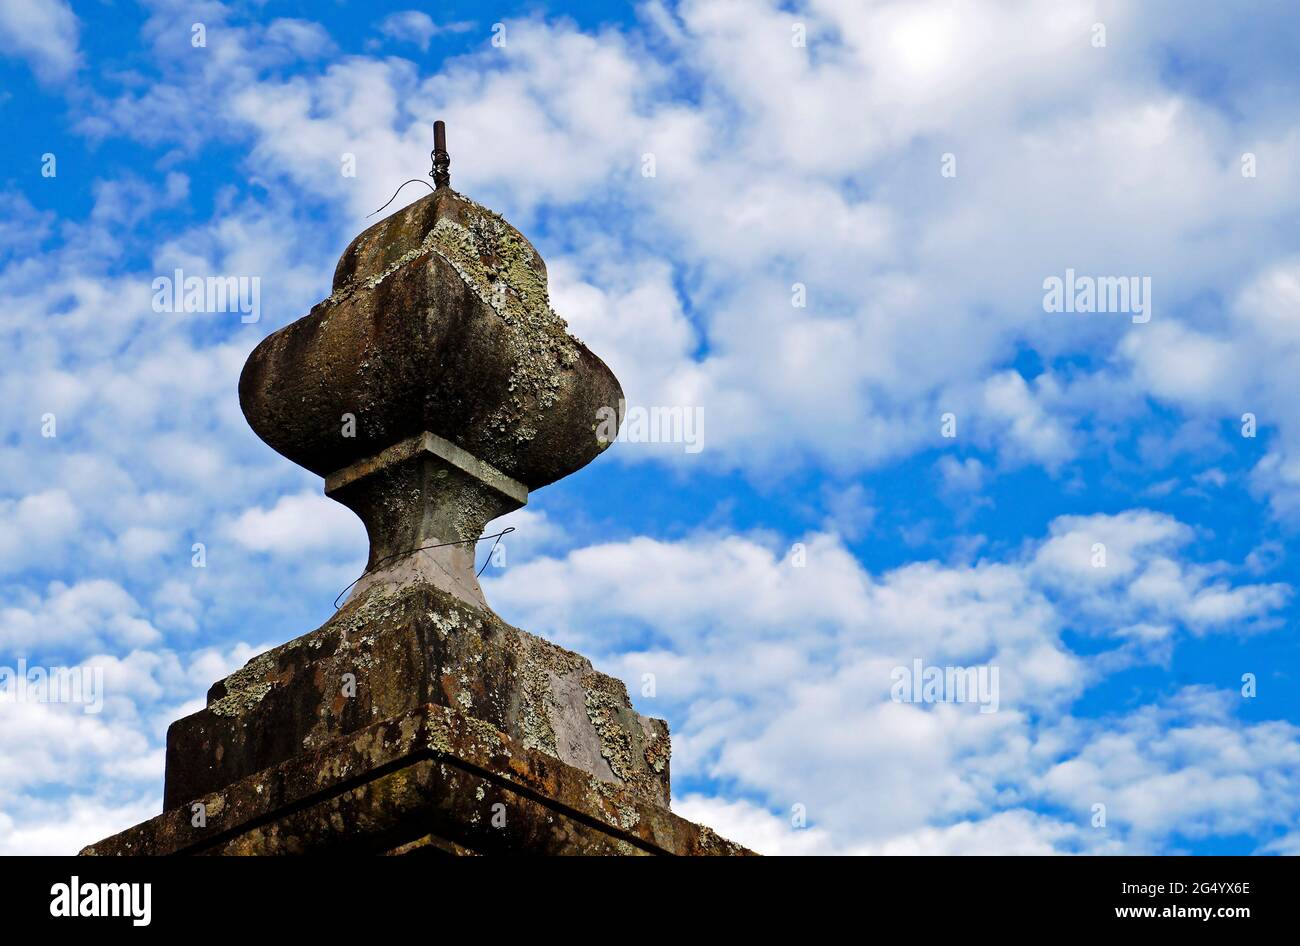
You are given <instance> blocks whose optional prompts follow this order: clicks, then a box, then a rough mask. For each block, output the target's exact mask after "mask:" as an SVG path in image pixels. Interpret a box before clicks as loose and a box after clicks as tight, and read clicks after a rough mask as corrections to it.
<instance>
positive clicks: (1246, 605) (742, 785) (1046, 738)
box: [485, 511, 1300, 853]
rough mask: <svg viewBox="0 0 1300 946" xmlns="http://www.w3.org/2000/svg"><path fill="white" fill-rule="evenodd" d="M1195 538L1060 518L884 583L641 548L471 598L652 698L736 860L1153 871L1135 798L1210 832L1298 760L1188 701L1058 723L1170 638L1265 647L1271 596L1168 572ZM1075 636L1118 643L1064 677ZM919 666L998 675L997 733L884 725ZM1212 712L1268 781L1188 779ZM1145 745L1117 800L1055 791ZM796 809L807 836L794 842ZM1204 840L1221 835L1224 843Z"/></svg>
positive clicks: (936, 707) (941, 708)
mask: <svg viewBox="0 0 1300 946" xmlns="http://www.w3.org/2000/svg"><path fill="white" fill-rule="evenodd" d="M1190 535H1191V532H1190V530H1189V529H1187V527H1185V526H1182V525H1181V524H1180V523H1178V522H1177V521H1175V520H1172V519H1170V518H1169V517H1167V516H1162V515H1158V514H1154V513H1147V512H1141V511H1135V512H1131V513H1126V514H1122V515H1118V516H1093V517H1063V518H1062V519H1059V520H1057V521H1056V522H1055V523H1053V525H1052V527H1051V530H1050V533H1049V535H1048V536H1047V537H1046V538H1045V539H1044V540H1042V541H1040V542H1037V543H1031V544H1030V545H1029V546H1028V547H1026V548H1025V549H1024V550H1023V551H1022V552H1020V553H1018V554H1017V555H1015V556H1013V557H1011V558H1009V559H1007V560H1005V561H1000V562H994V561H980V562H977V563H975V564H971V565H940V564H938V563H914V564H910V565H906V566H903V567H900V568H896V569H893V570H890V571H887V572H885V573H883V574H880V575H878V576H877V575H871V574H869V573H867V572H865V571H864V570H863V569H862V567H861V566H860V565H859V564H858V563H857V562H856V561H855V560H854V559H853V558H852V557H851V556H850V555H849V554H848V553H847V551H846V550H845V549H844V548H843V547H842V545H841V544H840V543H839V541H838V539H836V538H835V537H834V536H831V535H822V536H813V537H810V538H809V539H808V540H807V549H808V551H807V565H806V566H805V567H804V568H797V567H794V565H793V563H792V561H791V560H789V559H788V558H786V557H784V553H783V552H778V551H777V550H776V549H774V548H773V547H772V546H770V545H767V544H762V543H760V542H758V541H755V540H753V539H749V538H745V537H741V536H728V537H723V538H718V537H713V536H701V537H696V538H691V539H685V540H681V541H676V542H656V541H651V540H648V539H645V538H638V539H633V540H629V541H627V542H620V543H606V544H602V545H596V546H590V547H587V548H580V549H576V550H574V551H572V552H569V553H568V554H567V555H565V556H564V557H563V558H557V559H550V560H545V559H544V560H540V561H532V562H530V563H528V564H525V565H523V566H521V567H517V568H511V569H510V570H508V572H507V574H506V576H505V577H504V578H500V579H492V580H489V581H487V582H486V583H485V588H486V591H487V595H488V598H489V600H490V601H492V602H493V604H494V605H495V606H496V607H497V608H498V609H499V610H500V611H501V612H502V613H503V614H504V615H505V616H506V617H507V618H508V619H509V620H511V621H513V622H515V623H518V624H520V625H521V626H525V627H528V628H530V629H531V630H534V631H538V632H541V633H544V634H546V635H548V636H550V637H552V638H553V639H556V640H558V641H560V642H561V643H564V644H566V645H567V646H572V647H575V648H577V649H579V650H581V651H584V652H586V653H589V654H591V655H592V656H593V657H594V658H595V659H596V660H597V664H598V665H599V666H602V667H603V668H604V669H607V670H610V671H612V672H615V673H618V674H619V675H621V676H623V677H624V678H625V679H626V680H627V681H628V682H629V687H630V689H631V690H632V692H634V693H636V692H639V684H640V681H641V680H642V678H643V677H642V675H643V674H645V673H652V674H654V676H655V681H656V697H655V698H654V699H653V700H647V699H642V700H639V701H638V705H639V708H640V709H641V710H642V711H644V712H651V713H656V714H660V715H668V716H669V717H670V718H671V719H672V720H673V721H674V725H675V732H674V764H673V771H674V777H675V779H677V783H678V786H679V791H680V792H682V793H683V795H684V805H685V806H686V808H685V809H684V810H689V811H690V812H692V813H695V814H699V815H700V816H701V817H704V816H705V815H708V816H709V818H711V819H712V820H711V821H710V822H709V823H713V824H715V825H717V826H719V827H720V828H722V827H731V828H734V829H735V833H736V834H737V836H738V837H739V839H740V840H742V841H747V842H749V843H752V844H755V845H758V846H759V847H762V848H764V849H772V850H777V851H783V850H784V851H805V850H822V849H834V850H837V851H845V852H847V851H862V852H877V853H882V852H883V853H901V852H912V853H919V852H927V851H930V852H939V851H944V852H946V851H959V850H961V851H970V852H981V853H987V852H1006V853H1029V852H1040V851H1060V852H1066V851H1074V852H1079V851H1092V850H1103V849H1107V850H1109V849H1119V848H1123V849H1126V850H1145V849H1148V848H1158V847H1159V846H1160V844H1162V843H1164V842H1165V841H1166V840H1167V839H1168V837H1169V836H1170V835H1171V834H1174V833H1177V832H1178V831H1180V828H1179V826H1178V825H1177V824H1174V823H1173V822H1172V821H1170V820H1168V819H1165V818H1164V817H1163V816H1161V817H1157V816H1156V815H1155V814H1154V809H1152V808H1151V807H1150V806H1146V807H1136V806H1135V803H1134V802H1133V800H1132V797H1131V796H1135V795H1139V794H1140V793H1141V790H1142V786H1147V785H1149V786H1150V787H1151V788H1152V790H1153V791H1154V790H1155V789H1157V788H1158V787H1159V786H1161V785H1168V786H1169V791H1171V792H1176V791H1178V790H1179V787H1181V788H1183V789H1186V791H1187V792H1188V793H1189V797H1196V798H1199V799H1200V800H1199V802H1197V804H1198V805H1199V808H1197V810H1198V811H1201V812H1203V813H1209V812H1212V810H1213V807H1214V805H1215V804H1216V803H1218V802H1223V803H1224V804H1227V803H1228V801H1229V800H1230V799H1231V798H1233V797H1238V798H1242V797H1245V795H1244V794H1243V795H1240V796H1233V795H1232V793H1233V792H1234V791H1236V792H1240V793H1250V792H1258V791H1261V790H1262V788H1261V786H1262V784H1263V783H1264V782H1266V781H1268V780H1270V779H1272V780H1274V781H1278V780H1281V781H1278V784H1280V785H1286V784H1289V783H1288V782H1287V781H1286V779H1287V778H1289V777H1288V776H1287V775H1286V774H1285V773H1286V772H1287V771H1288V768H1287V767H1288V765H1289V763H1288V762H1287V759H1288V758H1289V756H1288V755H1287V753H1289V752H1291V751H1293V749H1294V751H1300V739H1297V734H1295V733H1291V732H1290V730H1289V728H1288V727H1287V726H1286V725H1285V724H1273V723H1262V724H1253V725H1245V724H1242V723H1239V722H1237V721H1235V720H1233V719H1232V718H1231V714H1230V713H1229V712H1228V711H1227V710H1226V709H1225V708H1224V706H1223V704H1222V697H1220V696H1214V697H1205V696H1203V695H1202V694H1199V693H1196V692H1194V691H1188V693H1186V694H1184V695H1183V696H1182V697H1179V698H1178V699H1176V700H1174V701H1172V702H1171V703H1169V704H1168V705H1160V704H1159V703H1156V704H1154V705H1153V706H1151V707H1149V708H1147V709H1143V710H1138V711H1135V712H1134V713H1132V714H1130V715H1129V716H1126V717H1121V718H1119V719H1116V720H1106V721H1104V722H1098V721H1090V720H1076V719H1072V718H1071V717H1070V715H1069V709H1070V707H1071V705H1072V704H1073V702H1074V700H1075V699H1076V698H1077V697H1078V696H1080V695H1081V694H1082V693H1084V692H1085V691H1086V690H1087V689H1088V688H1089V687H1090V686H1092V685H1093V684H1094V683H1095V682H1097V681H1098V680H1099V679H1100V678H1101V677H1102V676H1104V675H1105V674H1107V673H1109V672H1112V671H1113V670H1116V669H1121V668H1123V667H1130V666H1133V665H1134V664H1135V662H1136V663H1140V662H1142V661H1144V660H1147V661H1150V660H1163V659H1166V658H1167V656H1168V647H1169V646H1171V645H1172V644H1173V641H1174V640H1176V638H1177V636H1178V629H1181V630H1182V632H1183V633H1201V632H1203V631H1204V630H1206V629H1209V628H1211V627H1213V628H1215V629H1218V630H1251V629H1253V628H1254V627H1255V626H1257V625H1258V626H1267V622H1268V620H1269V618H1270V617H1271V616H1272V615H1273V614H1274V612H1276V610H1277V609H1278V608H1279V607H1280V606H1281V605H1282V604H1283V603H1284V602H1285V600H1286V597H1287V595H1288V594H1289V589H1288V588H1286V587H1285V586H1279V585H1254V584H1229V583H1228V581H1227V579H1226V578H1225V574H1226V566H1223V565H1222V564H1214V565H1205V564H1201V563H1192V562H1188V561H1185V560H1183V559H1182V558H1181V557H1180V554H1181V549H1182V548H1183V547H1184V546H1185V545H1187V544H1188V542H1189V539H1190ZM1094 537H1100V538H1102V539H1104V540H1105V541H1106V542H1108V543H1109V546H1110V547H1111V548H1112V549H1113V550H1114V551H1113V558H1112V561H1113V563H1114V566H1113V570H1111V571H1108V572H1107V575H1106V577H1105V579H1104V580H1103V579H1092V578H1091V575H1090V570H1091V565H1090V564H1089V562H1090V555H1091V541H1090V540H1092V539H1093V538H1094ZM1153 572H1155V573H1158V576H1159V579H1160V583H1161V584H1160V585H1159V586H1153V584H1152V583H1153V581H1154V580H1155V579H1154V577H1153ZM1066 587H1071V588H1073V589H1074V590H1073V591H1072V593H1068V594H1067V593H1064V592H1063V588H1066ZM1154 617H1159V618H1160V619H1162V620H1164V621H1165V622H1166V624H1165V626H1164V627H1163V628H1160V629H1157V628H1156V627H1155V625H1154V624H1150V623H1148V624H1147V625H1146V626H1147V627H1148V630H1149V631H1157V632H1156V633H1149V632H1148V633H1144V632H1142V631H1141V629H1140V627H1139V626H1138V624H1137V623H1136V622H1137V620H1138V619H1140V618H1154ZM1081 626H1084V627H1087V628H1088V629H1089V630H1090V631H1091V632H1092V633H1094V634H1096V635H1097V636H1099V637H1101V638H1106V637H1109V638H1112V639H1113V640H1114V643H1113V644H1111V645H1108V646H1109V649H1104V650H1103V651H1102V652H1101V653H1100V654H1098V655H1094V656H1091V657H1086V658H1085V657H1082V656H1080V655H1078V654H1076V653H1074V652H1073V651H1072V650H1071V649H1070V648H1069V647H1068V646H1067V645H1066V643H1065V641H1064V639H1063V636H1062V635H1063V633H1064V631H1065V629H1066V628H1067V627H1068V628H1079V627H1081ZM1157 645H1159V646H1157ZM917 659H920V660H922V661H923V663H924V665H928V666H939V667H947V666H962V667H972V666H989V667H996V668H997V669H998V672H999V690H1000V693H999V700H998V708H997V711H996V712H993V713H981V712H979V708H978V707H977V706H974V705H969V704H966V705H963V704H953V703H947V704H943V703H941V704H932V705H927V704H909V703H897V702H893V701H892V700H891V698H890V688H891V683H892V677H891V673H892V671H893V669H894V668H896V667H900V666H902V667H911V666H912V664H913V661H915V660H917ZM1207 700H1208V702H1209V704H1210V705H1211V709H1212V710H1213V711H1214V712H1216V713H1218V723H1217V726H1218V727H1219V728H1220V730H1222V732H1223V733H1224V735H1225V739H1227V740H1236V741H1237V742H1238V743H1239V744H1242V745H1247V746H1249V745H1256V744H1261V743H1268V744H1270V745H1271V746H1272V747H1273V749H1274V751H1273V754H1272V755H1271V756H1270V757H1269V760H1268V761H1261V762H1260V763H1259V764H1258V765H1256V766H1255V767H1254V768H1253V769H1251V770H1250V771H1249V772H1246V771H1240V772H1225V773H1222V774H1219V775H1215V776H1214V777H1213V778H1211V779H1209V780H1208V781H1207V780H1206V778H1205V776H1204V775H1203V773H1202V770H1201V769H1202V765H1203V760H1202V759H1201V755H1202V753H1209V752H1211V751H1216V752H1217V751H1220V749H1221V747H1219V748H1215V747H1212V746H1210V745H1208V744H1207V745H1205V746H1202V748H1201V750H1200V751H1194V750H1195V746H1193V745H1192V743H1191V741H1190V740H1189V739H1188V738H1187V734H1188V733H1191V732H1194V731H1195V730H1196V727H1197V725H1198V724H1196V723H1193V722H1189V719H1198V718H1200V717H1203V716H1204V715H1205V714H1206V713H1207V712H1210V710H1209V709H1206V707H1205V706H1204V705H1202V704H1204V703H1205V702H1206V701H1207ZM1149 719H1158V720H1160V721H1161V727H1157V728H1152V727H1150V726H1149V724H1146V723H1144V720H1149ZM1144 725H1146V726H1147V728H1148V729H1151V732H1150V733H1149V734H1148V736H1147V738H1148V739H1150V740H1155V741H1158V740H1160V739H1166V738H1167V739H1170V740H1173V741H1175V742H1179V744H1180V745H1181V746H1182V750H1181V751H1179V752H1173V751H1169V752H1166V753H1165V758H1164V759H1163V761H1162V762H1161V763H1160V765H1159V768H1160V769H1161V770H1162V771H1158V772H1157V771H1152V770H1151V766H1152V763H1151V762H1149V761H1146V762H1141V763H1136V762H1135V763H1134V764H1135V765H1140V766H1141V767H1143V769H1144V771H1146V772H1147V774H1145V775H1142V776H1138V775H1133V776H1132V778H1134V779H1139V781H1138V783H1137V784H1136V785H1135V786H1129V785H1127V784H1126V782H1125V778H1123V777H1121V773H1120V772H1119V771H1112V772H1102V773H1101V774H1096V775H1095V776H1094V777H1092V778H1091V780H1090V781H1085V785H1084V787H1081V788H1079V789H1078V790H1077V791H1076V792H1075V793H1074V794H1070V793H1069V792H1068V791H1067V788H1066V786H1067V784H1069V780H1068V779H1067V777H1066V773H1069V772H1070V771H1072V770H1084V769H1087V768H1088V767H1089V766H1091V765H1092V764H1093V763H1092V757H1093V756H1095V755H1096V754H1097V753H1099V752H1102V751H1104V747H1105V745H1106V740H1107V739H1108V738H1109V735H1108V733H1110V732H1112V731H1123V730H1125V729H1133V730H1135V731H1136V730H1138V729H1141V728H1142V727H1143V726H1144ZM1279 727H1281V728H1279ZM1293 744H1294V745H1293ZM1288 746H1291V747H1292V748H1287V747H1288ZM1148 748H1149V747H1148V746H1146V745H1143V746H1138V747H1130V750H1131V751H1130V752H1129V753H1128V754H1127V755H1138V756H1145V755H1146V754H1147V749H1148ZM1122 757H1126V754H1125V753H1119V754H1117V758H1122ZM1133 771H1134V772H1136V771H1137V770H1136V769H1134V770H1133ZM714 779H716V780H721V781H722V783H723V784H729V785H732V784H734V785H736V786H737V791H738V792H739V793H740V794H741V795H742V796H743V797H746V798H752V799H755V800H754V801H753V802H738V801H734V800H733V801H723V800H721V799H716V798H715V799H708V798H703V797H700V795H699V792H698V791H695V790H694V789H693V788H692V786H693V785H695V784H697V783H698V782H697V780H714ZM1198 786H1203V787H1200V788H1198ZM1293 787H1294V786H1293ZM1103 790H1104V792H1105V793H1106V795H1105V797H1106V798H1110V799H1113V800H1114V803H1115V804H1116V805H1118V806H1119V807H1121V808H1123V809H1124V813H1115V814H1113V815H1112V824H1113V825H1114V830H1113V831H1111V832H1110V833H1106V832H1098V831H1095V830H1093V829H1091V828H1090V827H1089V824H1090V822H1089V818H1090V806H1091V804H1092V803H1093V802H1094V801H1096V800H1098V799H1097V798H1095V797H1093V798H1091V800H1088V797H1090V796H1095V795H1096V793H1097V792H1102V791H1103ZM1067 795H1068V796H1069V797H1068V798H1067ZM1044 798H1046V799H1047V800H1049V801H1052V802H1055V803H1068V804H1069V805H1070V806H1071V807H1072V808H1073V809H1075V814H1074V816H1072V819H1073V820H1066V821H1062V820H1060V819H1055V818H1048V817H1044V816H1039V815H1035V814H1032V813H1030V812H1028V811H1024V810H1020V809H1021V808H1023V807H1024V806H1028V805H1033V804H1034V803H1035V802H1041V801H1043V800H1044ZM1085 801H1086V802H1087V803H1086V804H1085ZM1189 804H1191V802H1189ZM794 805H803V806H804V807H805V809H806V811H807V819H808V825H809V828H810V829H816V830H812V831H811V833H801V832H799V831H793V832H792V831H791V830H790V829H789V828H788V826H787V824H788V814H786V813H788V812H789V811H790V810H791V808H792V806H794ZM769 813H770V814H769ZM1206 817H1208V814H1206ZM706 820H708V819H706ZM1255 823H1256V825H1257V826H1258V825H1259V824H1262V822H1259V821H1257V822H1255ZM1205 830H1206V831H1209V832H1211V833H1232V832H1231V820H1230V819H1228V818H1226V817H1225V818H1221V819H1220V820H1219V821H1214V822H1207V823H1206V825H1205Z"/></svg>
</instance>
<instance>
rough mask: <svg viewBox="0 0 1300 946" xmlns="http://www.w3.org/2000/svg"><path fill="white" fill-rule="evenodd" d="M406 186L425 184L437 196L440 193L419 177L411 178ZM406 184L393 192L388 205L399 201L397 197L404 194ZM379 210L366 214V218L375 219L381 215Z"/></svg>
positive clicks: (381, 208) (385, 205)
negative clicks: (376, 215) (403, 189)
mask: <svg viewBox="0 0 1300 946" xmlns="http://www.w3.org/2000/svg"><path fill="white" fill-rule="evenodd" d="M406 184H423V185H424V186H425V187H427V188H429V190H431V191H433V192H434V193H435V194H436V193H438V192H437V191H436V190H434V187H433V185H432V184H430V183H429V182H428V181H422V180H420V179H419V178H418V177H413V178H411V179H410V180H409V181H407V182H406ZM406 184H402V185H401V186H400V187H398V188H397V190H395V191H393V196H392V197H390V198H388V204H391V203H392V202H393V201H395V200H397V195H398V194H400V193H401V192H402V188H403V187H405V186H406ZM388 204H384V207H387V206H388ZM384 207H380V208H379V210H383V209H384ZM379 210H376V211H375V212H374V213H368V214H366V218H367V219H369V218H370V217H373V216H374V215H375V214H377V213H379Z"/></svg>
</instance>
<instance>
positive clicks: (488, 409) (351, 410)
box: [239, 189, 622, 489]
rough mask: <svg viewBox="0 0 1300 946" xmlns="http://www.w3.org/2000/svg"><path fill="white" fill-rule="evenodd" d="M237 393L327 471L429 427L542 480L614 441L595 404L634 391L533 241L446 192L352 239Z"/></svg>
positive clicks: (277, 442)
mask: <svg viewBox="0 0 1300 946" xmlns="http://www.w3.org/2000/svg"><path fill="white" fill-rule="evenodd" d="M239 396H240V403H241V404H242V405H243V408H244V415H245V416H246V417H247V418H248V422H249V424H250V425H251V426H252V428H253V430H254V431H256V432H257V435H258V436H259V437H261V438H262V439H263V440H265V441H266V442H267V443H268V444H270V445H271V446H272V447H274V448H275V449H276V450H277V451H279V452H280V453H282V454H284V455H285V456H286V457H288V458H289V459H290V460H293V461H294V462H295V463H299V464H301V465H302V466H305V467H307V468H308V469H309V470H312V471H314V472H316V473H318V474H320V475H321V476H326V475H328V474H330V473H333V472H334V471H335V470H339V469H342V468H343V467H346V466H348V465H349V464H352V463H355V462H356V461H358V460H361V459H364V458H365V457H368V456H373V455H374V454H377V453H379V452H380V451H381V450H383V449H384V448H386V447H389V446H391V445H392V444H394V443H397V442H398V441H400V440H403V439H405V438H407V437H411V436H415V435H417V434H419V433H421V432H422V431H425V430H428V431H431V432H433V433H435V434H437V435H439V436H440V437H444V438H446V439H447V440H449V441H451V442H452V443H454V444H456V445H458V446H460V447H461V448H463V449H465V450H467V451H469V452H470V453H471V454H473V455H474V456H476V457H478V458H479V459H481V460H483V461H485V462H487V463H489V464H491V465H492V466H494V467H496V468H497V469H498V470H500V471H502V472H503V473H505V474H506V475H507V476H510V477H513V478H514V479H516V480H519V481H520V482H522V483H524V484H525V485H526V486H527V487H528V488H529V489H538V488H540V487H542V486H545V485H546V484H547V483H551V482H553V481H555V480H557V479H559V478H560V477H562V476H566V475H568V474H569V473H572V472H573V471H575V470H577V469H580V468H581V467H583V466H585V465H586V464H587V463H589V462H590V461H591V460H592V459H593V458H594V457H596V456H597V455H598V454H599V453H600V452H601V451H602V450H603V449H605V447H607V446H608V444H605V443H600V442H598V441H597V438H596V433H595V431H596V416H597V413H596V412H597V410H598V409H599V408H601V407H610V408H613V409H617V407H618V404H619V400H620V398H621V397H622V389H621V387H620V386H619V384H618V380H617V379H616V378H615V377H614V375H613V374H612V373H611V372H610V370H609V368H607V367H606V366H605V363H604V362H602V361H601V360H600V359H599V358H597V357H596V356H595V355H594V354H592V353H591V352H590V351H589V350H588V349H587V347H586V346H585V345H583V344H582V343H581V342H580V341H578V340H577V339H576V338H574V337H573V336H571V335H570V334H569V333H568V331H567V327H566V325H565V322H564V320H563V319H562V318H560V316H558V315H557V314H556V313H555V311H554V310H553V309H551V306H550V302H549V298H548V295H547V286H546V266H545V264H544V263H543V262H542V259H541V257H540V256H539V255H538V253H537V251H536V250H535V249H533V247H532V244H530V243H529V242H528V241H527V240H526V239H524V237H523V236H522V235H521V234H520V233H519V232H518V231H517V230H515V228H514V227H512V226H510V224H508V223H506V221H505V220H503V219H502V218H501V217H500V216H498V215H497V214H495V213H493V212H492V211H490V210H488V209H487V208H485V207H482V206H480V205H478V204H476V203H474V202H473V201H471V200H469V199H468V198H465V197H462V196H461V195H460V194H457V193H456V192H454V191H452V190H450V189H443V190H440V191H438V192H437V193H435V194H430V195H429V196H428V197H425V198H423V199H422V200H418V201H416V202H415V203H413V204H411V205H409V206H408V207H406V208H404V209H403V210H400V211H398V212H397V213H395V214H393V215H391V216H389V217H387V218H385V219H384V220H382V221H380V222H379V223H377V224H375V225H374V226H373V227H371V228H370V229H368V230H366V231H365V232H364V233H362V234H361V235H360V236H358V237H357V238H356V239H355V240H354V241H353V242H352V244H351V246H349V247H348V249H347V250H346V251H345V252H344V254H343V257H342V259H341V260H340V261H339V266H338V270H337V272H336V273H335V277H334V291H333V293H332V294H331V295H330V297H329V298H328V299H326V300H324V301H323V302H321V303H319V304H318V305H316V306H315V307H314V308H313V309H312V311H311V313H310V314H308V315H307V316H304V317H303V318H301V319H299V320H298V321H296V322H294V323H292V324H291V325H288V326H286V327H284V328H282V329H280V330H279V331H277V332H275V333H273V334H271V335H269V336H268V337H267V338H266V339H264V340H263V341H262V343H261V344H260V345H258V346H257V348H256V349H255V350H254V351H253V353H252V355H251V356H249V359H248V363H247V364H246V365H245V366H244V371H243V375H242V376H241V377H240V381H239ZM344 414H350V415H352V416H354V417H355V418H356V436H355V437H343V436H340V426H341V424H342V420H341V418H342V417H343V415H344Z"/></svg>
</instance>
